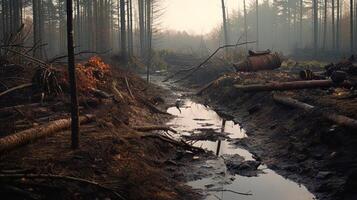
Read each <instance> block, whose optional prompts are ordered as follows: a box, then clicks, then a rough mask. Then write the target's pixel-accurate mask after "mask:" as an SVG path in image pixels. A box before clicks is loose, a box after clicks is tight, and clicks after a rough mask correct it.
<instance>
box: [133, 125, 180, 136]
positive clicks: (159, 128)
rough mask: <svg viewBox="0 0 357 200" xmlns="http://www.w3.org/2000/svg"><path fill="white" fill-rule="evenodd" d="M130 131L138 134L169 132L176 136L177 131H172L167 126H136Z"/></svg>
mask: <svg viewBox="0 0 357 200" xmlns="http://www.w3.org/2000/svg"><path fill="white" fill-rule="evenodd" d="M132 129H134V130H136V131H140V132H148V131H171V132H173V133H176V134H177V131H176V130H174V129H172V128H171V127H169V126H137V127H132Z"/></svg>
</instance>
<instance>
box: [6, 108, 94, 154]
mask: <svg viewBox="0 0 357 200" xmlns="http://www.w3.org/2000/svg"><path fill="white" fill-rule="evenodd" d="M93 119H94V115H85V116H81V117H80V118H79V122H80V123H81V124H85V123H88V122H90V121H92V120H93ZM70 126H71V119H60V120H56V121H53V122H50V123H49V124H46V125H43V126H38V127H35V128H31V129H27V130H24V131H21V132H18V133H15V134H13V135H9V136H6V137H3V138H1V139H0V152H4V151H9V150H12V149H14V148H16V147H19V146H22V145H25V144H28V143H30V142H32V141H34V140H37V139H39V138H42V137H46V136H49V135H53V134H54V133H56V132H59V131H61V130H65V129H68V128H70Z"/></svg>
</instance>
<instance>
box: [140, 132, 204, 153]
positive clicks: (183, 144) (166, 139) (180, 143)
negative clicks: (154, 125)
mask: <svg viewBox="0 0 357 200" xmlns="http://www.w3.org/2000/svg"><path fill="white" fill-rule="evenodd" d="M142 138H155V139H159V140H162V141H163V142H167V143H170V144H172V145H175V146H178V147H181V148H184V149H187V150H190V151H193V152H205V150H204V149H202V148H199V147H195V146H192V145H190V144H187V143H186V142H185V141H183V140H181V141H177V140H174V139H172V138H169V137H167V136H164V135H159V134H146V135H143V136H142Z"/></svg>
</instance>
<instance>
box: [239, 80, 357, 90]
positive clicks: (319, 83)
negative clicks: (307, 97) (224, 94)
mask: <svg viewBox="0 0 357 200" xmlns="http://www.w3.org/2000/svg"><path fill="white" fill-rule="evenodd" d="M356 85H357V84H355V83H351V82H348V81H344V82H342V83H340V84H336V83H334V82H333V81H332V80H311V81H291V82H276V83H267V84H252V85H234V88H236V89H237V90H239V91H242V92H262V91H284V90H299V89H312V88H329V87H353V86H356Z"/></svg>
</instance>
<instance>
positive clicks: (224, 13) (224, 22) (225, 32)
mask: <svg viewBox="0 0 357 200" xmlns="http://www.w3.org/2000/svg"><path fill="white" fill-rule="evenodd" d="M222 15H223V32H224V44H225V45H227V44H228V43H229V38H228V37H229V36H228V27H227V15H226V7H225V3H224V0H222ZM227 54H228V49H226V56H227Z"/></svg>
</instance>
